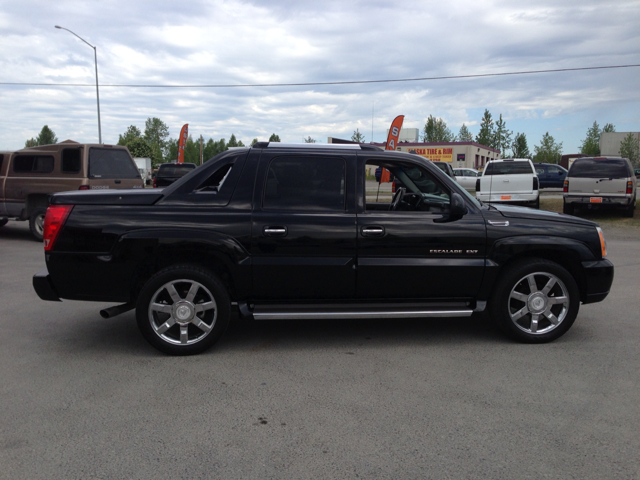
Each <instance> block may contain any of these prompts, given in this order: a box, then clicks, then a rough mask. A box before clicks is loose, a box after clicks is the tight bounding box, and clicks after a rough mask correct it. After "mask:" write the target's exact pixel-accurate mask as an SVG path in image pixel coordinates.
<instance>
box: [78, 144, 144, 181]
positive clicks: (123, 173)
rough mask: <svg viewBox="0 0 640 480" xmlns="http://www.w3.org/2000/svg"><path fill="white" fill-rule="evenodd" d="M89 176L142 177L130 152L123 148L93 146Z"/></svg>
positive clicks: (90, 152) (90, 154)
mask: <svg viewBox="0 0 640 480" xmlns="http://www.w3.org/2000/svg"><path fill="white" fill-rule="evenodd" d="M89 178H118V179H121V178H138V179H139V178H140V172H138V168H137V167H136V164H135V163H134V162H133V159H132V158H131V155H129V152H127V151H126V150H123V149H113V148H95V147H94V148H91V149H90V150H89Z"/></svg>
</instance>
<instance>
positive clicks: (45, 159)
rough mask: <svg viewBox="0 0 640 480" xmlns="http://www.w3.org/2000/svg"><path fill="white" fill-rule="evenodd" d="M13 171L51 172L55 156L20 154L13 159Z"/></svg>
mask: <svg viewBox="0 0 640 480" xmlns="http://www.w3.org/2000/svg"><path fill="white" fill-rule="evenodd" d="M13 171H14V172H18V173H27V172H29V173H51V172H53V157H52V156H49V155H18V156H17V157H15V158H14V159H13Z"/></svg>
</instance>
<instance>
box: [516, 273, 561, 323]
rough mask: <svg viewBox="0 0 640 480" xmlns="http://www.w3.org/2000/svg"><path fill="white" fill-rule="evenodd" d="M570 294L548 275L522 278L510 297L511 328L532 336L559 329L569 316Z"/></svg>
mask: <svg viewBox="0 0 640 480" xmlns="http://www.w3.org/2000/svg"><path fill="white" fill-rule="evenodd" d="M569 301H570V298H569V293H568V290H567V288H566V287H565V285H564V283H562V281H561V280H560V279H559V278H558V277H556V276H555V275H553V274H551V273H548V272H535V273H530V274H529V275H526V276H525V277H523V278H521V279H520V281H518V282H517V283H516V285H515V286H514V287H513V289H511V293H509V300H508V302H509V305H508V309H509V315H510V317H511V321H512V322H513V324H514V325H515V326H516V327H518V328H519V329H520V330H522V331H523V332H526V333H530V334H532V335H542V334H544V333H548V332H550V331H552V330H554V329H556V328H557V327H558V325H560V324H561V323H562V321H563V320H564V319H565V318H566V316H567V313H568V312H569Z"/></svg>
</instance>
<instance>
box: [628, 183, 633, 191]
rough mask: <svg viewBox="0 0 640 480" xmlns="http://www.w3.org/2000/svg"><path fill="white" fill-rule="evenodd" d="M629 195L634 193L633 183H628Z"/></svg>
mask: <svg viewBox="0 0 640 480" xmlns="http://www.w3.org/2000/svg"><path fill="white" fill-rule="evenodd" d="M627 193H633V182H627Z"/></svg>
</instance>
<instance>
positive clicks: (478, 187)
mask: <svg viewBox="0 0 640 480" xmlns="http://www.w3.org/2000/svg"><path fill="white" fill-rule="evenodd" d="M479 191H480V179H479V178H478V179H476V192H479ZM489 193H491V192H489Z"/></svg>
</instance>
